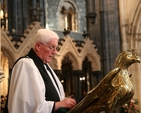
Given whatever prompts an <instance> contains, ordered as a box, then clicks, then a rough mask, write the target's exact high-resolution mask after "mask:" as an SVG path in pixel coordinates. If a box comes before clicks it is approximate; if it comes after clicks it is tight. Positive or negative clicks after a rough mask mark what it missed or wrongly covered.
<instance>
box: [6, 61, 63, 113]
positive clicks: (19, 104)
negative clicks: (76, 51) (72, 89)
mask: <svg viewBox="0 0 141 113" xmlns="http://www.w3.org/2000/svg"><path fill="white" fill-rule="evenodd" d="M53 74H54V77H55V79H56V81H57V84H58V86H59V90H60V91H57V92H58V94H59V97H60V100H63V99H64V98H65V95H64V90H63V86H62V84H61V83H60V81H59V79H58V77H57V76H56V74H55V73H54V72H53ZM49 76H50V75H49ZM51 80H53V79H52V78H51ZM54 83H55V82H54V81H53V84H54ZM55 87H56V86H55ZM56 88H57V87H56ZM57 90H58V89H57ZM45 92H46V91H45V85H44V81H43V79H42V76H41V74H40V72H39V71H38V69H37V67H36V66H35V64H34V62H33V60H32V59H31V58H22V59H20V60H19V61H18V62H17V63H16V64H15V66H14V67H13V70H12V75H11V81H10V90H9V101H8V110H9V113H51V111H52V109H53V106H54V102H53V101H46V100H45Z"/></svg>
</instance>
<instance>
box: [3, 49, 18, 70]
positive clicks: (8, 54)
mask: <svg viewBox="0 0 141 113" xmlns="http://www.w3.org/2000/svg"><path fill="white" fill-rule="evenodd" d="M1 51H2V53H3V54H4V56H5V57H7V58H8V61H9V68H10V69H11V68H12V66H13V64H14V62H15V60H16V58H15V56H14V54H13V52H12V51H10V50H9V49H7V48H6V47H5V46H2V47H1Z"/></svg>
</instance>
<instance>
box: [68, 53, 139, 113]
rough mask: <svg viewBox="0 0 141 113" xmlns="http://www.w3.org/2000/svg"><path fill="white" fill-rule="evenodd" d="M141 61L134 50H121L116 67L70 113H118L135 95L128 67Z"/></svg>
mask: <svg viewBox="0 0 141 113" xmlns="http://www.w3.org/2000/svg"><path fill="white" fill-rule="evenodd" d="M140 61H141V60H140V58H139V56H137V55H136V54H135V53H134V52H132V51H124V52H121V53H120V54H119V55H118V56H117V58H116V61H115V68H114V69H113V70H111V71H110V72H109V73H108V74H107V75H106V76H105V77H104V78H103V79H102V80H101V82H100V83H99V84H98V85H97V86H96V87H95V88H93V89H92V90H91V91H90V92H88V93H87V95H86V96H85V97H84V98H83V99H82V100H81V101H80V102H79V103H78V104H77V105H76V106H75V107H74V108H73V109H71V110H70V111H69V112H68V113H99V112H101V111H105V112H106V113H116V110H117V109H118V108H120V107H121V106H122V105H124V104H125V103H127V102H128V101H130V100H131V99H132V97H133V95H134V87H133V84H132V82H131V80H130V76H131V73H129V72H128V67H129V66H130V65H131V64H133V63H137V62H138V63H140Z"/></svg>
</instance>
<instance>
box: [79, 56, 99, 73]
mask: <svg viewBox="0 0 141 113" xmlns="http://www.w3.org/2000/svg"><path fill="white" fill-rule="evenodd" d="M85 57H87V58H88V60H89V61H90V62H91V63H92V64H91V66H92V71H98V70H100V61H99V59H98V58H96V57H95V56H94V55H93V54H91V53H88V54H86V55H85V56H84V57H83V58H82V62H83V60H84V59H85Z"/></svg>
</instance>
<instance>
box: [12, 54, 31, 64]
mask: <svg viewBox="0 0 141 113" xmlns="http://www.w3.org/2000/svg"><path fill="white" fill-rule="evenodd" d="M31 62H33V60H32V59H31V58H30V57H29V56H24V57H20V58H18V59H17V60H16V62H15V63H14V65H13V66H15V65H16V64H19V63H24V64H31Z"/></svg>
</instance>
